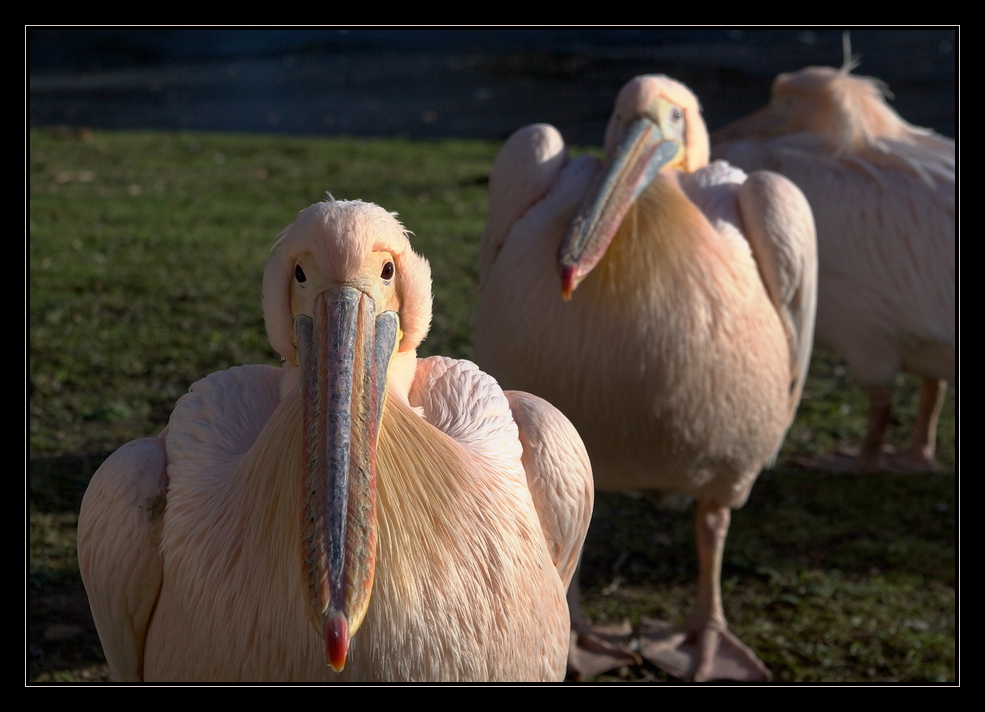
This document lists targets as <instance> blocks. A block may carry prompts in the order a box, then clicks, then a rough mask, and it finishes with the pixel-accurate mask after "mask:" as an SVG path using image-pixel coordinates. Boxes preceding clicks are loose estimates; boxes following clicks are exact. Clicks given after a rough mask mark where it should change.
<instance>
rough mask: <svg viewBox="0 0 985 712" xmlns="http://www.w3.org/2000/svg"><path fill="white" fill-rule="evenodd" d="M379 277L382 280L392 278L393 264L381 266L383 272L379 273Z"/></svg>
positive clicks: (388, 263)
mask: <svg viewBox="0 0 985 712" xmlns="http://www.w3.org/2000/svg"><path fill="white" fill-rule="evenodd" d="M380 277H382V278H383V279H392V278H393V262H387V263H386V264H385V265H383V272H381V273H380Z"/></svg>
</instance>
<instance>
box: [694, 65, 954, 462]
mask: <svg viewBox="0 0 985 712" xmlns="http://www.w3.org/2000/svg"><path fill="white" fill-rule="evenodd" d="M854 66H855V64H854V63H852V62H846V64H845V65H844V66H843V67H842V68H841V69H840V70H838V69H831V68H829V67H808V68H806V69H802V70H801V71H799V72H794V73H792V74H781V75H779V76H778V77H777V78H776V80H775V81H774V82H773V98H772V100H771V101H770V104H769V106H767V107H766V108H764V109H762V110H761V111H758V112H756V113H754V114H752V115H750V116H748V117H746V118H745V119H741V120H740V121H737V122H735V123H734V124H731V125H730V126H727V127H725V128H724V129H722V130H720V131H718V132H716V133H715V135H714V136H713V139H714V141H715V155H716V156H718V157H721V158H725V159H727V160H729V161H730V162H732V163H735V164H737V165H739V166H741V167H742V168H744V169H746V170H758V169H767V170H772V171H777V172H779V173H782V174H783V175H785V176H786V177H788V178H789V179H790V180H792V181H794V182H795V183H796V184H797V185H798V186H799V187H800V189H801V190H803V191H804V194H805V195H806V196H807V199H808V200H809V201H810V203H811V208H812V209H813V211H814V218H815V220H816V221H817V241H818V257H819V261H820V264H819V275H818V307H817V337H818V342H819V343H822V344H824V345H826V346H829V347H830V348H832V349H834V350H835V351H836V352H838V353H839V354H841V355H842V356H843V357H844V358H845V359H846V360H847V361H848V365H849V367H850V368H851V369H852V371H853V372H854V373H855V375H856V376H857V377H858V379H859V381H861V383H862V385H863V386H864V387H865V389H866V391H867V392H868V396H869V404H870V406H869V422H868V433H867V434H866V437H865V441H864V442H863V444H862V447H861V450H860V451H859V453H858V458H857V460H856V459H855V457H854V455H853V453H851V452H850V451H849V452H843V453H840V454H837V455H833V456H824V457H821V458H814V459H812V460H811V461H809V463H808V464H811V465H813V466H816V467H823V468H828V469H856V468H857V469H858V470H860V471H862V472H873V471H876V470H880V469H886V470H894V471H904V472H913V471H928V470H934V469H936V466H937V465H936V461H935V458H934V454H935V446H936V439H937V419H938V416H939V415H940V411H941V407H942V405H943V403H944V395H945V392H946V387H947V382H948V381H951V382H952V383H953V382H954V377H955V368H954V364H955V356H954V322H955V319H954V266H955V258H954V141H952V140H951V139H948V138H945V137H943V136H941V135H939V134H936V133H934V132H933V131H931V130H929V129H922V128H918V127H916V126H911V125H910V124H908V123H907V122H906V121H904V120H903V119H902V118H900V116H899V114H897V113H896V112H895V111H893V109H892V108H890V107H889V105H888V104H886V101H885V98H884V96H885V94H886V89H885V85H884V84H883V83H882V82H880V81H878V80H876V79H872V78H870V77H859V76H854V75H852V74H850V73H849V72H850V71H851V69H852V68H853V67H854ZM901 370H903V371H907V372H910V373H914V374H917V375H918V376H921V377H922V379H923V389H922V395H921V398H920V406H919V412H918V414H917V419H916V424H915V426H914V434H913V442H912V445H911V447H910V448H909V449H908V450H906V451H905V452H900V453H895V452H892V451H888V450H887V451H884V448H883V439H884V436H885V432H886V426H887V425H888V423H889V420H890V406H891V401H892V394H893V380H894V378H895V377H896V374H897V373H899V371H901Z"/></svg>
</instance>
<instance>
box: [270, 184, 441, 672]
mask: <svg viewBox="0 0 985 712" xmlns="http://www.w3.org/2000/svg"><path fill="white" fill-rule="evenodd" d="M274 250H275V252H274V255H273V256H272V257H271V258H270V261H269V262H268V263H267V266H266V269H265V270H264V278H263V310H264V321H265V322H266V327H267V334H268V336H269V338H270V342H271V344H273V346H274V348H275V349H277V351H278V352H279V353H280V355H281V357H282V358H283V359H284V361H285V369H286V372H287V373H291V374H293V373H296V374H297V382H298V384H299V388H300V392H301V403H302V410H303V423H304V426H303V427H304V434H303V442H304V455H303V460H302V461H303V463H304V464H303V466H302V468H303V472H302V473H300V474H301V476H302V478H303V485H302V502H301V512H302V521H301V522H300V526H301V539H302V545H301V546H302V550H301V556H302V570H303V574H304V578H305V581H304V587H305V593H306V601H307V606H308V613H309V616H310V617H311V620H312V623H313V624H314V625H315V627H316V628H317V629H318V631H319V634H321V635H324V637H325V645H326V659H327V661H328V662H329V664H330V665H331V666H332V667H333V668H334V669H335V670H337V671H338V670H341V669H342V667H343V666H344V665H345V659H346V654H347V651H348V645H349V639H350V637H351V636H352V635H354V634H355V633H356V631H357V630H358V628H359V625H360V624H361V622H362V620H363V617H364V616H365V613H366V609H367V608H368V606H369V600H370V594H371V591H372V586H373V574H374V569H375V557H376V442H377V436H378V432H379V425H380V420H381V418H382V415H383V411H384V405H385V401H386V398H387V394H388V392H389V393H390V394H391V397H398V398H401V399H402V400H406V394H407V391H408V390H409V387H410V380H409V379H410V378H411V377H412V374H413V364H414V361H415V359H416V348H417V346H418V345H419V344H420V343H421V341H422V340H423V339H424V337H425V335H426V334H427V330H428V325H429V322H430V318H431V274H430V268H429V266H428V263H427V261H426V260H424V258H422V257H420V256H419V255H417V254H415V253H414V252H413V250H411V248H410V242H409V240H408V239H407V235H406V232H405V230H404V228H403V226H402V225H401V224H400V223H399V222H398V221H397V220H396V219H395V218H394V216H393V215H392V214H391V213H388V212H386V211H385V210H383V209H382V208H380V207H379V206H376V205H372V204H370V203H363V202H361V201H334V200H329V201H326V202H323V203H318V204H316V205H312V206H311V207H309V208H307V209H305V210H303V211H302V212H301V214H300V216H299V217H298V219H297V220H296V221H295V222H294V223H293V224H292V225H291V226H290V227H288V228H287V229H286V230H285V231H284V232H283V234H282V235H281V236H280V238H279V239H278V241H277V243H276V244H275V246H274ZM391 376H393V377H391Z"/></svg>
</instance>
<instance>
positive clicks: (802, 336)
mask: <svg viewBox="0 0 985 712" xmlns="http://www.w3.org/2000/svg"><path fill="white" fill-rule="evenodd" d="M605 152H606V156H607V159H606V161H605V163H604V165H602V166H601V167H600V165H599V161H598V160H597V159H594V158H591V157H582V158H579V159H576V160H569V159H568V157H567V153H566V149H565V146H564V141H563V140H562V139H561V136H560V134H559V133H558V132H557V130H556V129H554V128H553V127H551V126H547V125H543V124H541V125H535V126H528V127H526V128H524V129H521V130H519V131H517V132H516V133H515V134H513V136H512V137H510V139H509V140H508V141H507V142H506V145H505V146H504V147H503V149H502V150H501V151H500V153H499V155H498V156H497V158H496V161H495V163H494V165H493V170H492V174H491V176H490V180H489V193H490V196H489V212H490V217H489V223H488V225H487V228H486V233H485V236H484V237H483V242H482V247H481V251H480V256H479V273H480V277H479V278H480V291H481V298H480V303H479V312H478V316H477V319H476V329H475V348H476V355H477V357H478V358H477V360H478V361H479V363H480V364H482V367H483V368H485V369H486V370H488V371H489V373H491V374H493V375H494V376H495V377H496V378H497V379H499V380H500V382H501V383H503V384H504V385H506V386H508V387H510V388H519V389H523V390H529V391H530V392H532V393H536V394H538V395H540V396H542V397H544V398H546V399H547V400H549V401H550V402H551V403H553V404H554V405H556V406H557V407H558V408H560V409H561V411H562V412H564V413H565V415H567V416H568V417H569V418H570V419H571V421H572V422H573V423H574V424H575V427H576V428H577V429H578V432H579V433H580V434H581V436H582V438H584V440H585V444H586V446H587V447H588V452H589V455H590V456H591V459H592V466H593V472H594V475H595V484H596V487H598V488H599V489H602V490H625V489H640V490H651V489H661V490H676V491H678V492H683V493H686V494H688V495H692V496H693V497H695V498H696V499H697V501H698V506H697V517H696V520H695V521H696V530H697V542H698V558H699V566H700V570H699V578H698V597H697V603H696V605H695V608H694V612H693V614H692V615H691V616H690V617H689V618H688V619H687V621H685V622H684V623H682V624H681V625H678V626H673V627H666V628H664V629H662V630H661V631H655V630H651V631H650V632H648V633H647V635H646V636H645V637H644V640H643V646H642V650H641V652H643V653H644V656H646V657H649V658H650V659H652V660H654V661H655V662H656V663H657V664H659V665H661V666H663V667H665V668H666V669H668V670H670V671H671V672H673V673H674V674H677V675H680V676H690V677H693V678H694V679H696V680H704V679H710V678H733V679H760V680H762V679H767V678H768V676H769V672H768V670H767V668H766V667H765V666H764V665H763V663H762V662H761V661H760V660H759V659H758V658H757V656H756V655H755V653H754V652H753V651H752V650H750V649H749V648H748V647H747V646H745V645H744V644H743V643H742V642H740V641H739V640H738V639H737V638H736V637H735V636H733V635H732V634H731V633H730V632H729V630H728V628H727V625H726V621H725V614H724V610H723V607H722V600H721V588H720V581H719V579H720V571H721V564H722V551H723V548H724V545H725V537H726V535H727V533H728V526H729V518H730V508H734V507H741V506H742V505H743V504H744V503H745V501H746V498H747V497H748V496H749V491H750V489H751V488H752V485H753V482H755V480H756V477H757V476H758V474H759V472H760V470H761V469H762V468H763V466H764V464H766V463H768V462H770V461H771V459H772V458H773V457H774V456H775V455H776V453H777V451H778V450H779V447H780V444H781V443H782V441H783V437H784V434H785V432H786V430H787V428H788V426H789V425H790V423H791V421H792V419H793V417H794V413H795V410H796V408H797V403H798V402H799V399H800V393H801V388H802V387H803V384H804V378H805V376H806V373H807V368H808V364H809V361H810V353H811V338H812V334H813V329H814V309H815V278H816V269H817V267H816V255H815V244H814V239H815V238H814V223H813V220H812V218H811V212H810V207H809V206H808V204H807V201H806V200H805V199H804V196H803V195H802V194H801V192H800V191H799V190H798V189H797V188H796V186H794V185H793V184H792V183H791V182H790V181H788V180H787V179H785V178H783V177H782V176H779V175H776V174H773V173H766V172H762V173H754V174H752V175H750V176H748V177H747V176H746V175H745V174H744V173H742V172H741V171H739V170H737V169H735V168H732V167H731V166H729V165H727V164H725V163H721V162H718V163H713V164H711V165H708V133H707V131H706V129H705V125H704V122H703V121H702V118H701V114H700V111H699V107H698V101H697V99H696V98H695V97H694V95H693V94H692V93H691V92H690V91H689V90H688V89H687V87H685V86H684V85H682V84H680V83H678V82H676V81H674V80H672V79H668V78H667V77H664V76H643V77H637V78H636V79H634V80H632V81H631V82H629V84H627V85H626V86H625V87H623V89H622V91H621V92H620V93H619V96H618V99H617V101H616V106H615V111H614V112H613V114H612V118H611V119H610V121H609V125H608V129H607V131H606V137H605ZM562 297H564V298H563V299H562ZM572 612H573V613H574V614H575V615H574V616H573V620H574V621H575V623H576V627H579V628H581V631H580V632H581V633H582V635H581V636H580V638H579V640H580V641H581V642H583V643H585V644H586V647H595V646H596V645H598V644H600V643H603V641H601V640H598V639H594V640H593V639H592V636H591V635H589V634H587V632H586V631H585V629H584V627H583V626H582V625H581V622H580V620H579V617H578V616H577V611H576V610H575V609H574V606H573V610H572ZM581 652H582V651H574V654H575V656H576V657H578V655H579V654H580V653H581ZM592 665H594V663H593V662H589V663H587V664H586V667H585V668H583V671H584V672H585V673H586V674H591V673H592V672H597V671H598V670H597V669H593V668H592V667H591V666H592Z"/></svg>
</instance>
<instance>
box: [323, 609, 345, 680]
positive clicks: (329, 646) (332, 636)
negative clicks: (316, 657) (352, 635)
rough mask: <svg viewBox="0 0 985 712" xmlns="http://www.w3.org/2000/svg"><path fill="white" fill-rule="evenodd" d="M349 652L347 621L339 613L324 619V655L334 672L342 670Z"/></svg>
mask: <svg viewBox="0 0 985 712" xmlns="http://www.w3.org/2000/svg"><path fill="white" fill-rule="evenodd" d="M348 654H349V622H348V621H347V620H346V617H345V616H344V615H343V614H341V613H335V614H333V615H330V616H329V617H328V618H327V619H326V620H325V657H326V659H327V661H328V664H329V665H331V666H332V669H333V670H334V671H335V672H342V669H343V668H344V667H345V659H346V656H347V655H348Z"/></svg>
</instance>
